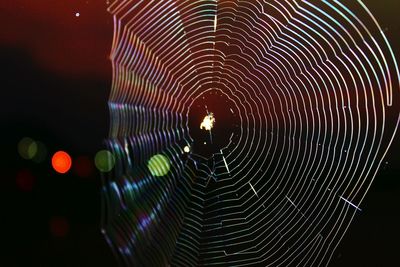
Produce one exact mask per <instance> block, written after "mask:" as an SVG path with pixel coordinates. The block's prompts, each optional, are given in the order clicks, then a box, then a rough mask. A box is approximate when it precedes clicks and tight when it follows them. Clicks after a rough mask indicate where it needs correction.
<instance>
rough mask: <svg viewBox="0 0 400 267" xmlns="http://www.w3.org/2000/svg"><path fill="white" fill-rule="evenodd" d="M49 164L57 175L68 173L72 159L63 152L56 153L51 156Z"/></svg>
mask: <svg viewBox="0 0 400 267" xmlns="http://www.w3.org/2000/svg"><path fill="white" fill-rule="evenodd" d="M51 164H52V166H53V168H54V170H55V171H56V172H58V173H62V174H63V173H66V172H68V171H69V169H70V168H71V165H72V159H71V157H70V155H68V153H67V152H65V151H58V152H56V153H55V154H54V155H53V158H52V159H51Z"/></svg>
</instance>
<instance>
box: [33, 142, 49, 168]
mask: <svg viewBox="0 0 400 267" xmlns="http://www.w3.org/2000/svg"><path fill="white" fill-rule="evenodd" d="M35 143H36V153H35V155H34V156H33V158H32V161H34V162H36V163H42V162H43V161H45V159H46V157H47V147H46V146H45V145H44V144H43V143H42V142H40V141H37V142H35Z"/></svg>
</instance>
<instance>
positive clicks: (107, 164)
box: [94, 150, 115, 172]
mask: <svg viewBox="0 0 400 267" xmlns="http://www.w3.org/2000/svg"><path fill="white" fill-rule="evenodd" d="M94 164H95V165H96V168H97V169H98V170H99V171H101V172H109V171H111V170H112V169H113V168H114V165H115V157H114V155H113V154H112V153H111V152H110V151H108V150H100V151H99V152H97V153H96V156H95V157H94Z"/></svg>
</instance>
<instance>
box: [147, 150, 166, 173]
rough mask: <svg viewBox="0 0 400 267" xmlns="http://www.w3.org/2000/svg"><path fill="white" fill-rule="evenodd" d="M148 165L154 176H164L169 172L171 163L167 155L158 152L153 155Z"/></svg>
mask: <svg viewBox="0 0 400 267" xmlns="http://www.w3.org/2000/svg"><path fill="white" fill-rule="evenodd" d="M147 167H148V168H149V170H150V172H151V174H152V175H153V176H164V175H166V174H167V173H168V172H169V169H170V167H171V165H170V162H169V159H168V158H167V157H166V156H164V155H161V154H157V155H154V156H153V157H151V159H150V160H149V161H148V163H147Z"/></svg>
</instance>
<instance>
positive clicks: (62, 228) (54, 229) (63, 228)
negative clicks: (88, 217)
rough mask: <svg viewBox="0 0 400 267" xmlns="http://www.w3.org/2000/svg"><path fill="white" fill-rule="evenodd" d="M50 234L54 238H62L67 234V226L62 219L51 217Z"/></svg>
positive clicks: (66, 222) (65, 221)
mask: <svg viewBox="0 0 400 267" xmlns="http://www.w3.org/2000/svg"><path fill="white" fill-rule="evenodd" d="M49 224H50V225H49V226H50V233H51V234H52V235H53V236H54V237H64V236H66V235H67V234H68V231H69V224H68V221H67V220H66V219H65V218H63V217H53V218H51V219H50V223H49Z"/></svg>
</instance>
